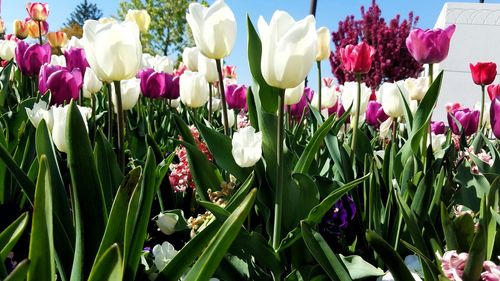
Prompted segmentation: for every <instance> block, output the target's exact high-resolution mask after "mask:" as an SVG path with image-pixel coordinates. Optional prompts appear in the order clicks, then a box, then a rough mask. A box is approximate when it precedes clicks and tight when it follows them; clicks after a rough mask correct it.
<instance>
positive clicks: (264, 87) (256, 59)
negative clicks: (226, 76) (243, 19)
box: [247, 15, 278, 113]
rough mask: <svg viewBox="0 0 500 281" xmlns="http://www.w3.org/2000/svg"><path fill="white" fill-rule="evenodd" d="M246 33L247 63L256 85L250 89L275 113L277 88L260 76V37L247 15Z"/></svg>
mask: <svg viewBox="0 0 500 281" xmlns="http://www.w3.org/2000/svg"><path fill="white" fill-rule="evenodd" d="M247 33H248V43H247V47H248V48H247V49H248V64H249V65H250V73H251V74H252V77H253V80H254V82H255V83H256V84H257V85H256V86H257V87H255V86H254V87H253V89H252V91H253V92H254V93H258V95H259V97H260V100H261V101H262V102H261V105H262V108H263V109H264V110H265V111H267V112H271V113H276V111H277V110H278V90H277V89H274V87H271V86H269V85H268V84H267V83H266V81H265V80H264V76H262V71H261V68H260V65H261V62H260V61H261V57H262V43H261V41H260V37H259V35H258V34H257V31H256V30H255V27H254V26H253V24H252V21H251V20H250V16H248V15H247Z"/></svg>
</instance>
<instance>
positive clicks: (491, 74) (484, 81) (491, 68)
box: [469, 62, 497, 86]
mask: <svg viewBox="0 0 500 281" xmlns="http://www.w3.org/2000/svg"><path fill="white" fill-rule="evenodd" d="M469 67H470V71H471V73H472V80H474V83H475V84H476V85H483V86H484V85H489V84H491V83H493V81H494V80H495V77H496V76H497V65H496V64H495V63H493V62H478V63H476V64H475V65H473V64H472V63H471V64H469Z"/></svg>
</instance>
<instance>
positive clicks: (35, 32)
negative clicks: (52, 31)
mask: <svg viewBox="0 0 500 281" xmlns="http://www.w3.org/2000/svg"><path fill="white" fill-rule="evenodd" d="M26 26H27V28H28V36H29V37H31V38H39V37H40V36H43V35H45V34H47V32H49V24H48V23H47V22H46V21H41V22H37V21H34V20H30V19H27V20H26ZM40 28H42V34H41V35H40Z"/></svg>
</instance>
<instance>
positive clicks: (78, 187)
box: [66, 102, 107, 280]
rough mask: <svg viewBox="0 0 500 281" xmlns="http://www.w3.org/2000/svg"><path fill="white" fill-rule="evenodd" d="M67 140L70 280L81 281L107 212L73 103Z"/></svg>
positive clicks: (83, 126)
mask: <svg viewBox="0 0 500 281" xmlns="http://www.w3.org/2000/svg"><path fill="white" fill-rule="evenodd" d="M66 139H67V146H68V167H69V170H70V174H71V187H72V191H73V192H72V196H73V202H74V204H75V206H74V215H75V224H76V236H77V239H76V243H75V259H74V260H73V272H72V273H71V277H72V279H73V278H76V279H79V280H80V279H84V278H83V277H82V275H81V272H79V271H81V270H82V269H83V271H82V272H83V275H84V276H88V273H89V272H90V267H91V266H92V264H93V262H94V257H95V255H96V254H97V251H98V249H99V244H100V241H101V239H102V235H103V234H104V228H105V226H106V219H107V211H106V205H105V202H104V196H103V194H102V188H101V184H100V182H99V174H98V172H97V168H96V166H95V161H94V157H93V156H92V155H93V154H92V147H91V145H90V140H89V136H88V133H87V128H86V126H85V123H84V121H83V117H82V115H81V114H80V110H79V109H78V108H77V106H76V104H75V103H74V102H71V104H70V106H69V109H68V117H67V123H66ZM84 253H85V254H84ZM82 262H83V264H81V263H82Z"/></svg>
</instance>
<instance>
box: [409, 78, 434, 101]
mask: <svg viewBox="0 0 500 281" xmlns="http://www.w3.org/2000/svg"><path fill="white" fill-rule="evenodd" d="M429 86H430V85H429V77H419V78H416V79H415V78H408V79H405V80H404V82H403V87H404V88H405V90H406V92H407V93H408V95H409V97H410V99H411V100H417V101H420V100H422V99H423V98H424V96H425V94H426V93H427V90H428V89H429Z"/></svg>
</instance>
